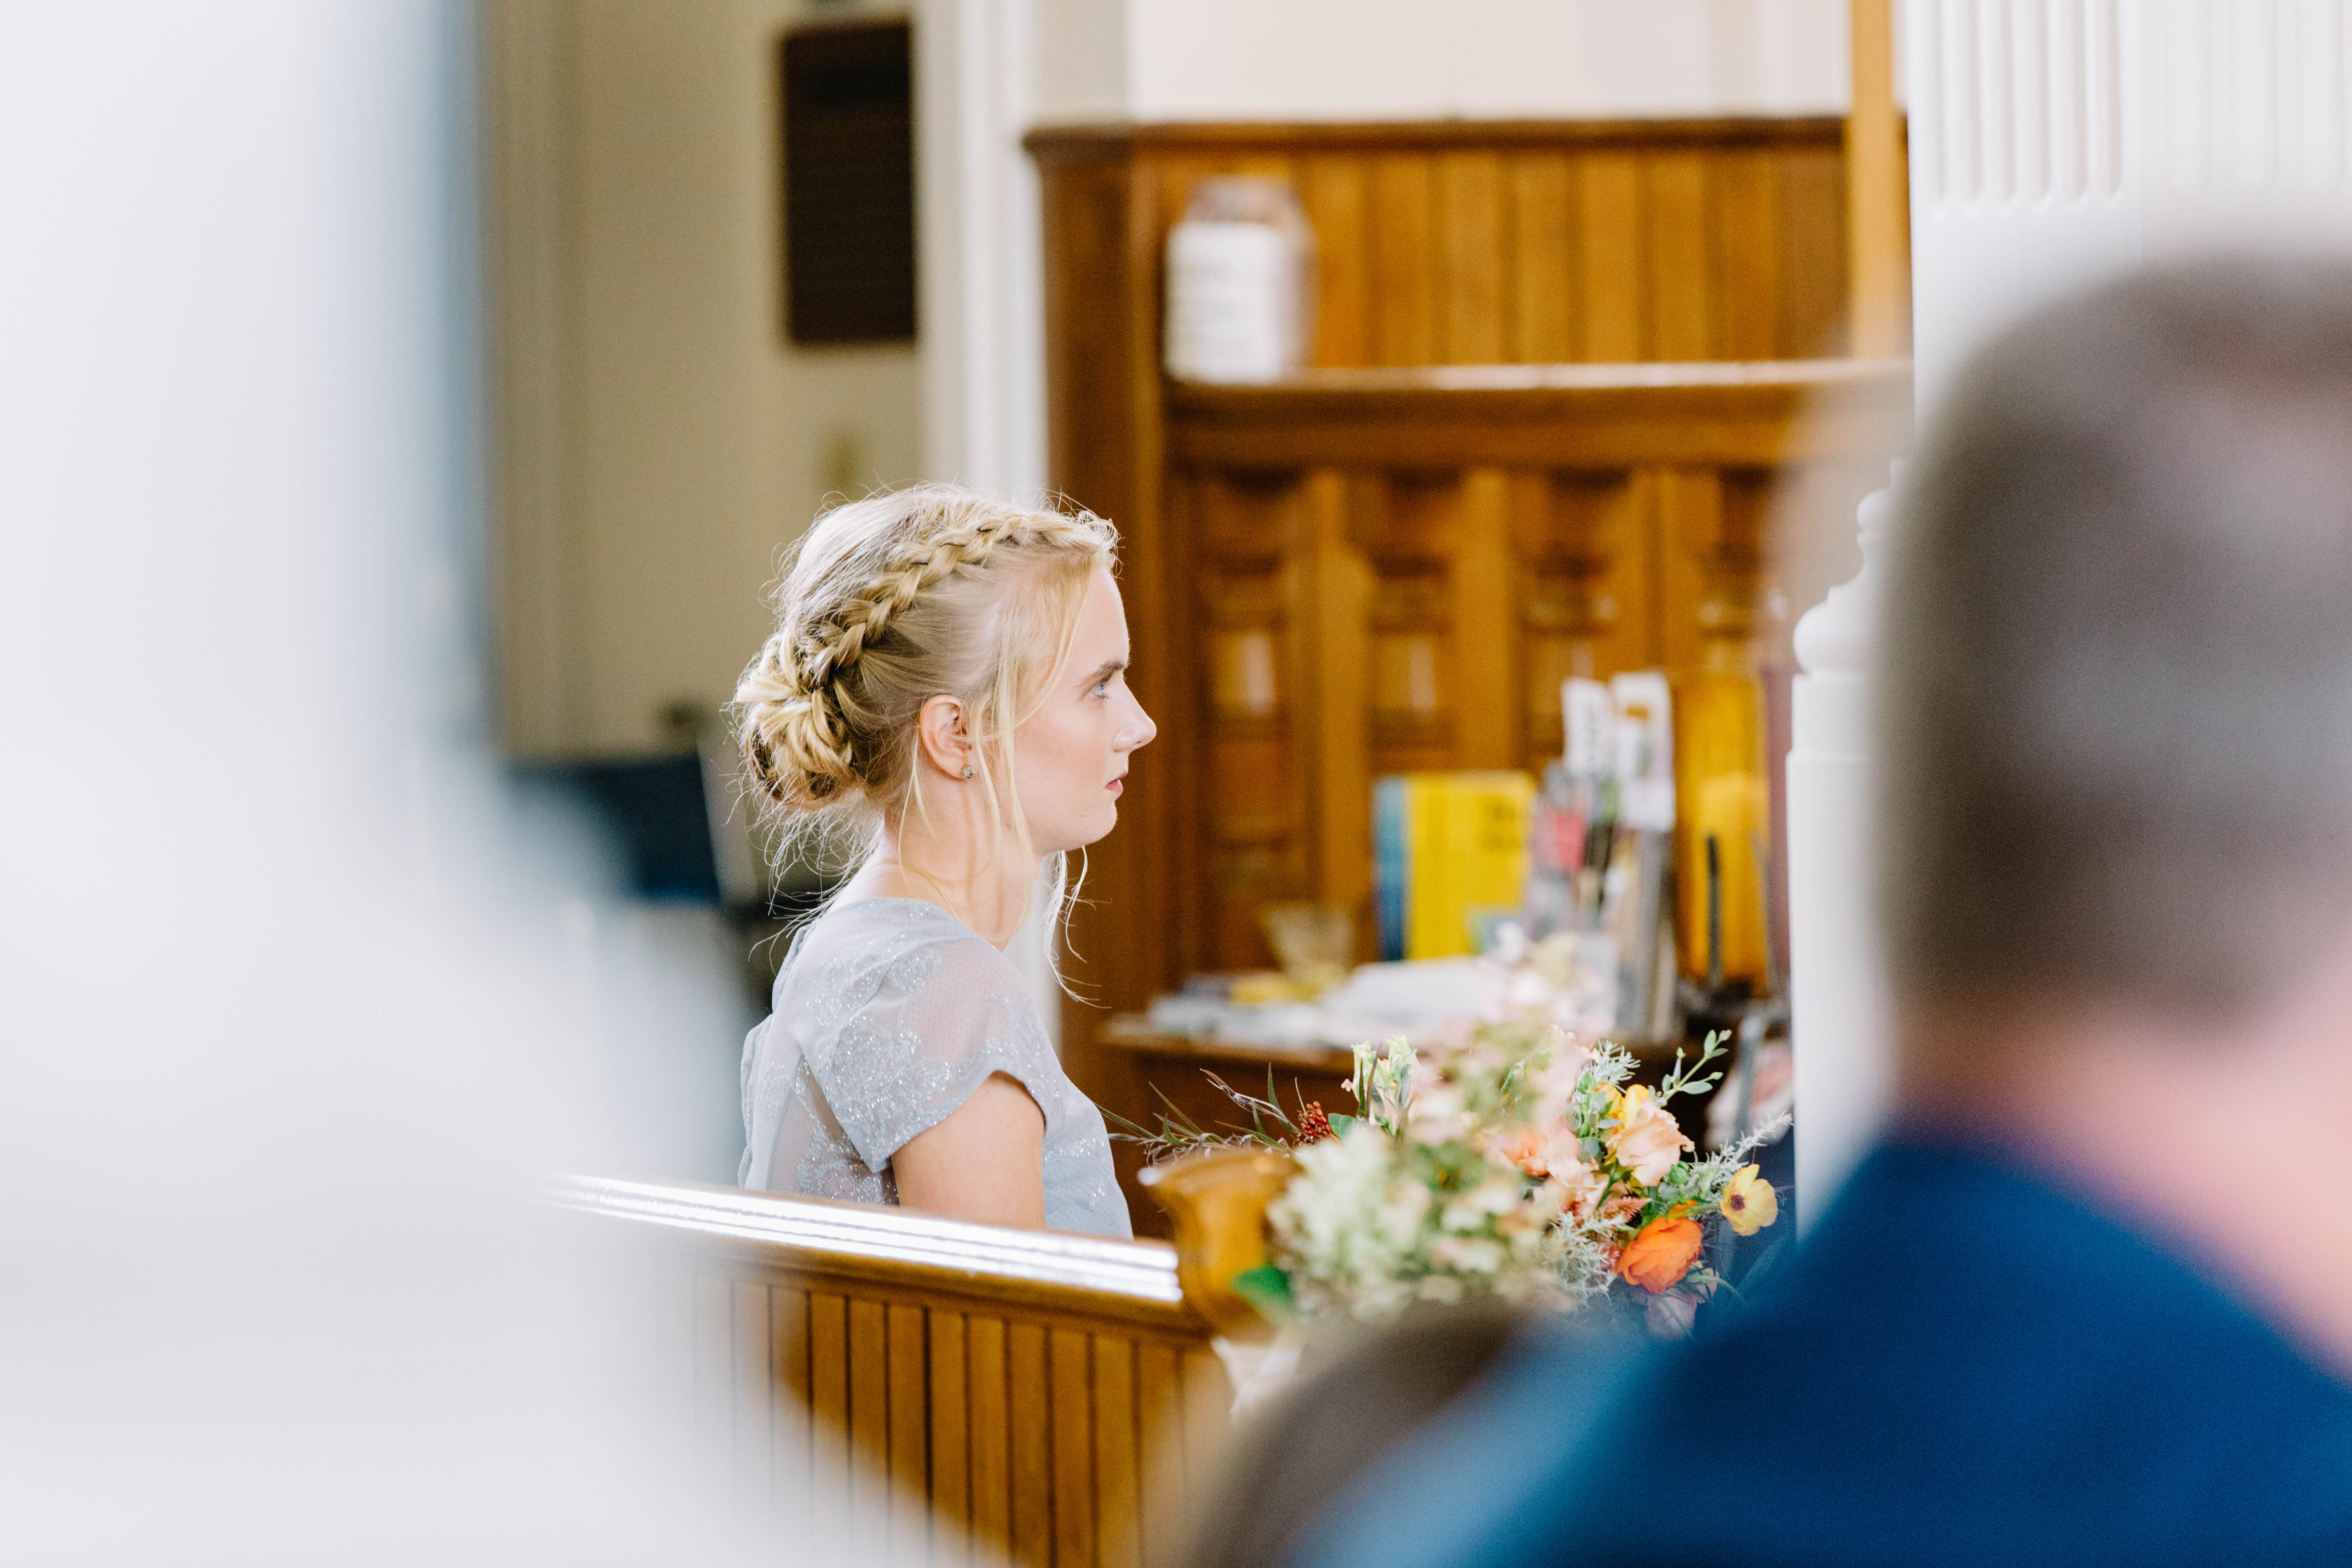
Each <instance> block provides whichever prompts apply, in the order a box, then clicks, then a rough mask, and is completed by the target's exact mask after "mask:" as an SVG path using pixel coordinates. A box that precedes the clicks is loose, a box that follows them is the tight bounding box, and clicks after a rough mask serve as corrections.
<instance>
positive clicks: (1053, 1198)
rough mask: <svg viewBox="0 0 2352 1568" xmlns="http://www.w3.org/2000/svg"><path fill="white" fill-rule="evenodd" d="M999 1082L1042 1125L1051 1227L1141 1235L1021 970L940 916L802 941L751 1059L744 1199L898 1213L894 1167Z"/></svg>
mask: <svg viewBox="0 0 2352 1568" xmlns="http://www.w3.org/2000/svg"><path fill="white" fill-rule="evenodd" d="M1000 1072H1001V1073H1003V1074H1004V1075H1005V1076H1006V1077H1008V1078H1010V1079H1013V1081H1014V1082H1016V1083H1018V1084H1019V1085H1021V1087H1022V1088H1023V1089H1026V1090H1028V1091H1029V1097H1030V1098H1031V1099H1032V1100H1035V1101H1036V1102H1037V1108H1038V1110H1040V1111H1041V1112H1043V1113H1044V1115H1045V1149H1044V1151H1043V1163H1044V1169H1043V1171H1042V1172H1041V1176H1042V1178H1043V1181H1044V1184H1045V1223H1046V1225H1047V1226H1050V1227H1052V1228H1053V1229H1055V1230H1077V1231H1089V1232H1093V1233H1094V1234H1097V1235H1101V1236H1127V1235H1130V1234H1132V1232H1131V1230H1130V1227H1129V1222H1128V1213H1127V1204H1126V1200H1125V1199H1124V1198H1123V1197H1122V1196H1121V1195H1120V1194H1119V1190H1118V1181H1117V1179H1116V1177H1115V1176H1114V1175H1113V1173H1112V1170H1111V1160H1110V1140H1109V1136H1108V1131H1106V1129H1105V1128H1104V1126H1103V1119H1102V1112H1101V1111H1100V1110H1097V1109H1096V1108H1095V1104H1094V1102H1093V1101H1092V1100H1088V1099H1087V1097H1086V1096H1085V1095H1084V1094H1083V1093H1081V1092H1080V1091H1079V1089H1078V1088H1077V1086H1076V1084H1073V1083H1072V1082H1071V1081H1070V1079H1069V1077H1068V1075H1067V1074H1066V1073H1064V1072H1063V1071H1062V1064H1061V1062H1060V1060H1059V1059H1058V1058H1056V1057H1055V1054H1054V1047H1053V1043H1052V1041H1051V1040H1050V1039H1049V1038H1048V1037H1047V1036H1046V1034H1045V1024H1044V1022H1043V1021H1042V1020H1041V1019H1040V1018H1039V1017H1038V1016H1037V1009H1036V1006H1035V1005H1034V1004H1033V1003H1032V1002H1031V1001H1030V999H1029V993H1028V988H1027V987H1026V986H1025V985H1024V984H1023V983H1022V979H1021V975H1020V973H1019V972H1018V971H1017V970H1015V969H1014V968H1013V965H1012V963H1010V962H1009V961H1008V960H1007V959H1006V958H1005V956H1004V955H1003V953H1001V952H998V951H997V950H996V949H995V948H993V947H992V946H990V945H989V944H988V943H987V942H983V941H982V940H981V939H980V938H979V937H978V936H976V935H974V934H973V933H972V932H971V930H970V929H968V928H967V927H965V926H964V925H962V924H961V922H959V921H957V920H956V919H955V917H953V916H952V915H950V914H949V913H948V912H947V911H946V910H942V909H940V907H939V906H938V905H936V904H929V903H925V902H923V901H922V900H917V899H867V900H861V901H860V902H857V903H855V904H845V905H843V906H841V907H840V908H838V909H835V910H829V911H827V912H826V913H825V914H824V915H823V916H822V917H820V918H819V919H818V920H817V921H815V922H814V923H813V924H811V925H810V926H809V927H808V928H807V929H806V930H805V931H803V932H802V933H801V935H800V936H799V937H798V938H797V939H796V940H795V941H794V942H793V947H792V951H791V952H790V953H789V954H788V955H787V956H786V958H785V960H784V964H783V967H782V970H781V971H780V972H779V973H778V974H777V976H776V990H775V1010H774V1012H773V1013H772V1015H770V1016H769V1017H768V1018H767V1020H766V1021H765V1022H763V1023H762V1024H761V1026H759V1027H758V1028H756V1029H753V1030H752V1031H751V1037H750V1038H749V1039H747V1040H745V1041H744V1046H743V1131H744V1149H743V1165H742V1172H741V1174H740V1178H739V1179H740V1181H741V1182H742V1184H744V1185H745V1186H748V1187H755V1188H760V1189H761V1190H764V1191H769V1192H784V1193H806V1194H811V1195H813V1196H816V1197H825V1198H846V1199H850V1200H852V1201H854V1202H858V1203H877V1204H890V1203H896V1202H898V1182H897V1178H896V1176H895V1175H894V1174H893V1173H892V1171H891V1169H890V1162H891V1159H892V1158H893V1157H894V1156H895V1155H896V1154H897V1153H898V1151H899V1150H901V1149H903V1148H905V1147H906V1146H907V1142H908V1140H909V1139H912V1138H915V1137H917V1136H919V1134H921V1133H923V1132H924V1131H928V1130H929V1129H930V1128H933V1127H936V1126H938V1125H939V1124H940V1122H941V1121H945V1120H946V1119H947V1118H948V1117H950V1115H952V1114H954V1112H955V1110H956V1108H957V1107H959V1106H961V1104H963V1102H964V1101H965V1100H969V1099H970V1098H971V1093H972V1090H974V1089H978V1088H979V1087H980V1086H981V1085H982V1083H984V1082H986V1081H987V1079H988V1077H989V1075H990V1074H991V1073H1000Z"/></svg>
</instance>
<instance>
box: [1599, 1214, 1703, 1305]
mask: <svg viewBox="0 0 2352 1568" xmlns="http://www.w3.org/2000/svg"><path fill="white" fill-rule="evenodd" d="M1699 1239H1700V1237H1699V1228H1698V1221H1696V1220H1695V1219H1687V1218H1685V1217H1684V1216H1683V1215H1666V1216H1665V1217H1664V1218H1663V1219H1654V1220H1652V1221H1651V1222H1650V1223H1649V1224H1647V1225H1645V1226H1643V1227H1642V1230H1641V1234H1640V1235H1638V1236H1636V1237H1633V1240H1631V1241H1629V1242H1627V1243H1626V1244H1625V1250H1624V1251H1623V1252H1622V1253H1620V1254H1618V1257H1617V1272H1618V1273H1620V1274H1622V1275H1623V1276H1624V1277H1625V1279H1626V1280H1627V1281H1628V1282H1629V1283H1631V1284H1634V1285H1639V1286H1640V1287H1641V1288H1642V1289H1644V1290H1647V1291H1648V1292H1649V1293H1650V1294H1651V1295H1653V1296H1654V1295H1656V1294H1658V1293H1659V1292H1660V1291H1662V1290H1671V1289H1674V1288H1675V1286H1676V1285H1679V1284H1680V1283H1682V1278H1683V1276H1684V1275H1685V1274H1687V1273H1689V1272H1690V1266H1691V1264H1692V1263H1693V1262H1694V1261H1696V1259H1697V1258H1698V1247H1699Z"/></svg>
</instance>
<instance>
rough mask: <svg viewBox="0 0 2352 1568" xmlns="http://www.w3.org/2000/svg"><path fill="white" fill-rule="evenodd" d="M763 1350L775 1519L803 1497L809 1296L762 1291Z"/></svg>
mask: <svg viewBox="0 0 2352 1568" xmlns="http://www.w3.org/2000/svg"><path fill="white" fill-rule="evenodd" d="M768 1303H769V1304H768V1325H769V1330H770V1332H771V1333H772V1335H773V1336H774V1338H773V1342H772V1345H771V1347H770V1350H769V1358H770V1365H771V1366H772V1368H773V1369H774V1373H775V1376H776V1387H775V1394H774V1397H773V1398H772V1399H771V1400H770V1401H769V1405H768V1408H769V1412H770V1414H771V1415H772V1416H773V1418H774V1423H775V1425H774V1429H773V1431H772V1435H771V1436H770V1438H769V1447H768V1452H769V1455H770V1458H771V1459H772V1463H773V1466H774V1469H773V1478H774V1479H773V1480H772V1484H771V1486H770V1489H769V1495H770V1496H771V1497H772V1499H773V1500H774V1501H775V1508H776V1511H777V1514H778V1516H779V1518H780V1519H783V1520H789V1519H790V1518H791V1516H792V1514H793V1510H798V1509H801V1508H803V1507H805V1506H806V1504H807V1501H808V1498H809V1486H810V1475H809V1463H810V1452H811V1442H810V1432H809V1296H808V1292H807V1291H806V1290H803V1289H799V1288H797V1287H796V1286H792V1285H771V1286H769V1287H768Z"/></svg>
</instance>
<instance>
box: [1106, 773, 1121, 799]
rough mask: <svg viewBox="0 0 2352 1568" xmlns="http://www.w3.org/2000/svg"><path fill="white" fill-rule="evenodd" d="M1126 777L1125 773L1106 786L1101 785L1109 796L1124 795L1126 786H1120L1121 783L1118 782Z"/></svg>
mask: <svg viewBox="0 0 2352 1568" xmlns="http://www.w3.org/2000/svg"><path fill="white" fill-rule="evenodd" d="M1126 776H1127V775H1126V774H1125V773H1121V774H1120V775H1119V776H1118V778H1117V779H1113V780H1111V781H1110V783H1108V784H1105V785H1103V788H1105V789H1107V790H1108V791H1110V793H1111V794H1113V795H1120V794H1123V793H1125V791H1126V789H1127V786H1126V785H1125V784H1121V783H1120V782H1119V779H1123V778H1125V777H1126Z"/></svg>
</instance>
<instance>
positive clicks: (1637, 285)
mask: <svg viewBox="0 0 2352 1568" xmlns="http://www.w3.org/2000/svg"><path fill="white" fill-rule="evenodd" d="M1577 162H1578V163H1579V165H1580V167H1579V168H1578V170H1577V174H1578V175H1579V176H1580V177H1579V179H1578V181H1577V198H1578V209H1577V223H1576V240H1577V262H1578V267H1577V277H1578V280H1579V282H1580V283H1581V284H1582V286H1583V287H1582V291H1581V293H1580V297H1579V299H1578V300H1577V304H1578V306H1579V307H1580V321H1579V326H1580V329H1581V330H1580V331H1579V332H1578V340H1579V345H1580V349H1581V353H1580V354H1579V355H1578V357H1579V358H1580V359H1585V360H1591V361H1595V362H1599V363H1610V362H1614V361H1621V360H1638V359H1643V358H1645V357H1650V356H1649V355H1648V352H1647V345H1648V343H1649V342H1650V338H1651V331H1650V317H1651V315H1652V314H1653V310H1652V308H1651V304H1650V289H1649V287H1648V284H1649V279H1650V271H1649V264H1648V250H1647V247H1645V245H1644V244H1643V241H1644V239H1645V238H1646V236H1645V234H1644V228H1645V225H1644V222H1643V200H1642V160H1641V159H1640V158H1639V157H1638V156H1636V155H1635V154H1633V153H1614V152H1612V153H1587V154H1585V155H1584V156H1583V157H1581V158H1580V159H1578V160H1577Z"/></svg>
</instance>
